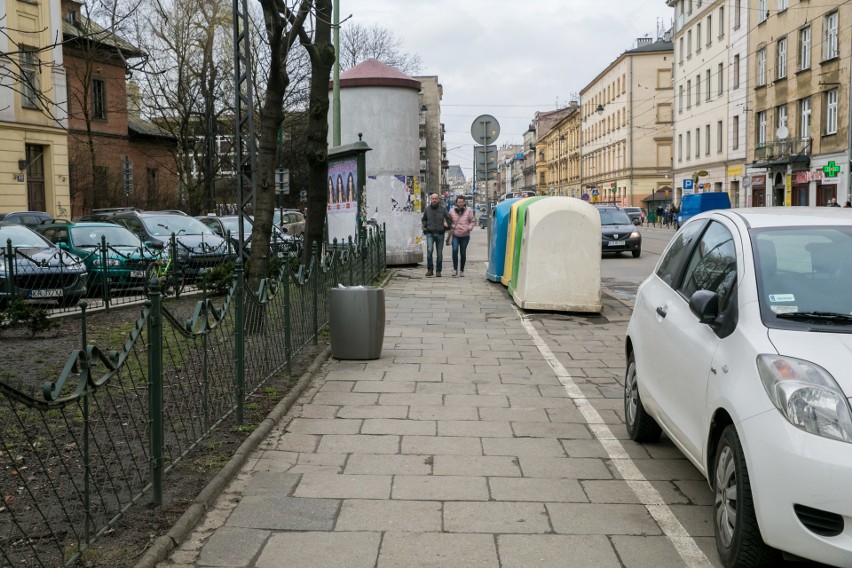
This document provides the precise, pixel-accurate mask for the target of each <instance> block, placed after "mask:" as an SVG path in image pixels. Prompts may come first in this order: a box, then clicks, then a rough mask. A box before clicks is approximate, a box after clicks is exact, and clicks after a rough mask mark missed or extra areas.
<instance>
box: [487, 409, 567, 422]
mask: <svg viewBox="0 0 852 568" xmlns="http://www.w3.org/2000/svg"><path fill="white" fill-rule="evenodd" d="M479 419H480V420H488V421H496V422H549V421H550V419H549V418H548V417H547V412H546V411H545V410H544V409H542V408H480V409H479Z"/></svg>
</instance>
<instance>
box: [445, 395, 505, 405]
mask: <svg viewBox="0 0 852 568" xmlns="http://www.w3.org/2000/svg"><path fill="white" fill-rule="evenodd" d="M444 403H445V404H446V405H447V406H474V407H477V408H479V407H489V408H506V407H508V406H509V402H508V399H507V397H505V396H479V395H464V394H448V395H446V397H445V399H444Z"/></svg>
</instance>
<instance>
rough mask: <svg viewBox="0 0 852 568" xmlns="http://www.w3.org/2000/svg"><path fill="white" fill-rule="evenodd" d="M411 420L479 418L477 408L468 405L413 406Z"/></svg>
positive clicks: (409, 413) (410, 414) (409, 414)
mask: <svg viewBox="0 0 852 568" xmlns="http://www.w3.org/2000/svg"><path fill="white" fill-rule="evenodd" d="M408 419H409V420H439V421H444V420H479V413H478V412H477V409H476V408H473V407H467V406H452V407H447V406H412V407H411V410H410V411H409V412H408Z"/></svg>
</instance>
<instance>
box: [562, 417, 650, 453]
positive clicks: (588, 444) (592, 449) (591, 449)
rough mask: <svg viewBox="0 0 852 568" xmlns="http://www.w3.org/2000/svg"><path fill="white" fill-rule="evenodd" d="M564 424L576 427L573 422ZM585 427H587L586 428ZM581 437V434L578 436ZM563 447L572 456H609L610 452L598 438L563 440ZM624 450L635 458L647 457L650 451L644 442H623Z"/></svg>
mask: <svg viewBox="0 0 852 568" xmlns="http://www.w3.org/2000/svg"><path fill="white" fill-rule="evenodd" d="M563 426H571V427H576V426H575V425H573V424H563ZM584 429H585V428H584ZM577 437H578V438H579V436H577ZM561 442H562V447H563V448H565V452H566V453H567V454H568V457H570V458H608V457H609V454H607V451H606V450H605V449H604V447H603V445H602V444H601V443H600V442H599V441H598V440H577V439H574V440H561ZM621 446H622V448H623V449H624V452H625V453H626V454H627V455H628V456H630V457H631V458H633V459H647V458H648V452H646V451H645V447H644V446H643V445H642V444H636V443H634V442H629V443H623V442H622V444H621Z"/></svg>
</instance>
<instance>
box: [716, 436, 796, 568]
mask: <svg viewBox="0 0 852 568" xmlns="http://www.w3.org/2000/svg"><path fill="white" fill-rule="evenodd" d="M712 475H713V478H712V485H713V493H714V502H713V528H714V532H715V534H716V550H717V551H718V552H719V557H720V558H721V560H722V565H723V566H775V564H776V562H777V561H778V560H779V554H778V551H776V550H775V549H773V548H772V547H770V546H768V545H767V544H766V543H765V542H763V538H762V537H761V536H760V527H759V526H758V524H757V516H756V515H755V512H754V500H753V497H752V493H751V482H750V480H749V475H748V468H747V467H746V460H745V454H744V453H743V448H742V445H741V444H740V437H739V435H738V434H737V429H736V428H735V427H734V426H733V425H728V426H727V427H726V428H725V429H724V430H723V431H722V435H721V436H720V437H719V442H718V444H717V446H716V457H715V459H714V463H713V471H712Z"/></svg>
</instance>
